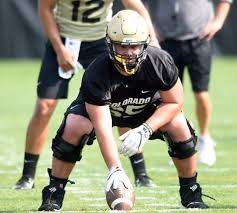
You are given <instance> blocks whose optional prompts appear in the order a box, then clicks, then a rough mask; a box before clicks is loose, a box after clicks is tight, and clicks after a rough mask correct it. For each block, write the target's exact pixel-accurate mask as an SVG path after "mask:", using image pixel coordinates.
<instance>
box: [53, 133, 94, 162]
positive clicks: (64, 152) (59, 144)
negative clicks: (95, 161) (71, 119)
mask: <svg viewBox="0 0 237 213" xmlns="http://www.w3.org/2000/svg"><path fill="white" fill-rule="evenodd" d="M92 134H93V132H92V133H91V134H89V135H87V134H85V135H83V136H82V138H81V140H80V143H79V145H78V146H75V145H73V144H70V143H68V142H67V141H65V140H63V139H62V138H61V137H60V136H59V135H57V136H56V137H55V138H54V139H53V143H52V150H53V156H54V157H55V158H57V159H59V160H62V161H65V162H69V163H76V161H80V160H81V158H82V155H81V153H82V149H83V147H84V146H85V145H86V144H88V145H91V144H92V143H93V140H94V134H93V135H92ZM92 136H93V137H92Z"/></svg>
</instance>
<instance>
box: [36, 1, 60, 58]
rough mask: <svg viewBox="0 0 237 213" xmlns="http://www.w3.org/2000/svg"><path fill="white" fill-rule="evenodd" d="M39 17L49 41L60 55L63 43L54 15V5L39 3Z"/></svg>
mask: <svg viewBox="0 0 237 213" xmlns="http://www.w3.org/2000/svg"><path fill="white" fill-rule="evenodd" d="M46 2H47V1H46ZM39 17H40V20H41V23H42V25H43V28H44V31H45V33H46V34H47V37H48V39H49V40H50V42H51V43H52V45H53V47H54V50H55V52H56V53H58V52H59V51H60V50H61V48H62V46H63V43H62V41H61V38H60V33H59V30H58V26H57V23H56V21H55V17H54V15H53V5H52V4H51V5H48V4H46V3H45V1H39Z"/></svg>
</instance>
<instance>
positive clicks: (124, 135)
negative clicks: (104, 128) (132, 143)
mask: <svg viewBox="0 0 237 213" xmlns="http://www.w3.org/2000/svg"><path fill="white" fill-rule="evenodd" d="M129 134H130V130H129V131H127V132H125V133H124V134H122V135H121V136H120V137H119V140H121V141H123V140H124V139H125V138H126V137H127V136H128V135H129Z"/></svg>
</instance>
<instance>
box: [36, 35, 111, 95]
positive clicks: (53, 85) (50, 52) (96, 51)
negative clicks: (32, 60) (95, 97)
mask: <svg viewBox="0 0 237 213" xmlns="http://www.w3.org/2000/svg"><path fill="white" fill-rule="evenodd" d="M62 40H63V41H64V39H63V38H62ZM106 51H108V47H107V43H106V40H105V38H102V39H99V40H97V41H92V42H82V43H81V48H80V52H79V58H78V61H79V62H80V63H81V64H82V66H83V67H84V68H85V69H86V68H87V67H88V65H89V64H90V63H91V62H92V61H93V60H94V59H95V58H96V57H97V56H99V55H100V54H102V53H104V52H106ZM69 81H70V79H63V78H61V77H60V76H59V75H58V62H57V56H56V54H55V52H54V49H53V47H52V45H51V43H50V42H47V44H46V50H45V54H44V57H43V60H42V65H41V69H40V73H39V77H38V84H37V95H38V97H39V98H48V99H61V98H67V96H68V86H69Z"/></svg>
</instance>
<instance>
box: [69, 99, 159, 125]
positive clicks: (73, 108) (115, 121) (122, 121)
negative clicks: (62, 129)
mask: <svg viewBox="0 0 237 213" xmlns="http://www.w3.org/2000/svg"><path fill="white" fill-rule="evenodd" d="M158 104H160V102H159V101H157V103H153V104H150V105H148V106H147V107H146V109H145V110H144V111H143V112H142V113H140V114H138V115H136V116H133V117H131V118H117V117H112V126H117V127H129V128H135V127H138V126H140V125H141V124H142V123H144V122H145V121H146V120H147V119H148V118H149V117H150V116H151V115H152V114H153V113H154V111H155V110H156V108H157V105H158ZM70 113H72V114H76V115H81V116H84V117H86V118H88V119H90V118H89V115H88V113H87V111H86V107H85V103H84V102H83V101H80V100H79V99H76V100H75V101H73V102H72V104H71V105H70V106H69V107H68V109H67V111H66V113H65V117H66V116H67V115H68V114H70Z"/></svg>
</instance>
